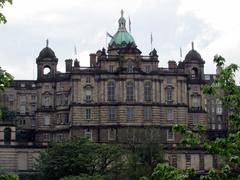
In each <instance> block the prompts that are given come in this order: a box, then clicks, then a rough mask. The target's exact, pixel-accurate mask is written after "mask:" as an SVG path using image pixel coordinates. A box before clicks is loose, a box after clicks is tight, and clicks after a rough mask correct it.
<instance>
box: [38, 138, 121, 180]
mask: <svg viewBox="0 0 240 180" xmlns="http://www.w3.org/2000/svg"><path fill="white" fill-rule="evenodd" d="M37 161H38V164H37V168H38V169H39V170H40V173H41V175H42V177H43V179H46V178H48V179H51V180H55V179H56V180H58V179H60V178H62V177H65V176H82V175H85V174H87V175H88V176H96V175H102V176H104V178H105V179H116V178H115V177H116V176H118V175H119V173H120V172H121V169H122V167H123V165H124V151H123V150H122V149H121V148H120V147H119V146H113V145H107V144H97V143H93V142H90V141H89V140H87V139H82V138H71V139H67V140H64V141H63V142H58V143H52V144H51V145H50V146H49V147H48V148H47V149H46V150H45V151H43V152H42V153H41V154H40V157H39V159H38V160H37Z"/></svg>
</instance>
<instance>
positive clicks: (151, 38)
mask: <svg viewBox="0 0 240 180" xmlns="http://www.w3.org/2000/svg"><path fill="white" fill-rule="evenodd" d="M150 41H151V51H152V42H153V37H152V33H151V37H150Z"/></svg>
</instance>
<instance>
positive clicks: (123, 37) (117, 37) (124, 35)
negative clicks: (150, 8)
mask: <svg viewBox="0 0 240 180" xmlns="http://www.w3.org/2000/svg"><path fill="white" fill-rule="evenodd" d="M118 24H119V27H118V31H117V32H116V34H114V36H113V37H112V39H111V41H110V43H109V46H112V45H113V44H115V45H121V44H133V45H135V41H134V39H133V37H132V36H131V34H129V33H128V32H127V30H126V20H125V18H124V17H123V10H122V11H121V17H120V19H119V20H118Z"/></svg>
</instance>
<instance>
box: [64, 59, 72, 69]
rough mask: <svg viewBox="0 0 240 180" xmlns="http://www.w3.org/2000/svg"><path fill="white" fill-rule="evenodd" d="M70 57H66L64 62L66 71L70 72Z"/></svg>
mask: <svg viewBox="0 0 240 180" xmlns="http://www.w3.org/2000/svg"><path fill="white" fill-rule="evenodd" d="M72 62H73V60H72V59H66V60H65V64H66V72H71V71H72Z"/></svg>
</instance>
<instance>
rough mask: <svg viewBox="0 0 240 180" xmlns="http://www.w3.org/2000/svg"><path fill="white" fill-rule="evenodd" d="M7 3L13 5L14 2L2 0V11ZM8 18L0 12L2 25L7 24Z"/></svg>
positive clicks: (0, 1)
mask: <svg viewBox="0 0 240 180" xmlns="http://www.w3.org/2000/svg"><path fill="white" fill-rule="evenodd" d="M6 3H10V4H12V0H0V9H2V8H3V7H4V6H5V4H6ZM6 22H7V20H6V17H5V16H4V15H3V14H2V13H1V12H0V23H6Z"/></svg>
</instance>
